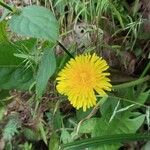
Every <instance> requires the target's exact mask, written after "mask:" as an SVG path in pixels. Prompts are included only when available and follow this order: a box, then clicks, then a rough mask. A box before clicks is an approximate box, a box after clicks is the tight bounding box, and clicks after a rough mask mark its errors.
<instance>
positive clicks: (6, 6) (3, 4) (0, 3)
mask: <svg viewBox="0 0 150 150" xmlns="http://www.w3.org/2000/svg"><path fill="white" fill-rule="evenodd" d="M0 5H1V6H3V7H4V8H6V9H8V10H9V11H12V12H13V9H12V8H11V7H10V6H8V5H7V4H5V3H3V2H2V1H0Z"/></svg>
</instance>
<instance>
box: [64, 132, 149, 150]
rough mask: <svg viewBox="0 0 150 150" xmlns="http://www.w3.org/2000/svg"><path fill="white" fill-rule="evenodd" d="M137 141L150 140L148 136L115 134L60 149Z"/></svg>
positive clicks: (74, 149) (70, 149) (81, 141)
mask: <svg viewBox="0 0 150 150" xmlns="http://www.w3.org/2000/svg"><path fill="white" fill-rule="evenodd" d="M139 140H150V135H144V134H116V135H106V136H99V137H95V138H89V139H85V140H80V141H76V142H72V143H68V144H64V145H63V146H62V149H63V150H76V149H78V150H81V149H84V148H89V147H92V146H95V145H101V146H103V144H114V143H118V142H129V141H139ZM98 150H100V149H98ZM102 150H104V149H102ZM108 150H112V149H108ZM115 150H116V149H115Z"/></svg>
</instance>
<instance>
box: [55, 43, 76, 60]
mask: <svg viewBox="0 0 150 150" xmlns="http://www.w3.org/2000/svg"><path fill="white" fill-rule="evenodd" d="M57 42H58V45H59V46H60V47H61V48H62V49H63V51H65V52H66V53H67V54H68V55H69V56H70V57H71V58H73V59H74V57H73V55H72V54H71V53H70V52H69V51H68V50H67V49H66V48H65V47H64V46H63V45H62V44H61V43H60V42H59V41H57Z"/></svg>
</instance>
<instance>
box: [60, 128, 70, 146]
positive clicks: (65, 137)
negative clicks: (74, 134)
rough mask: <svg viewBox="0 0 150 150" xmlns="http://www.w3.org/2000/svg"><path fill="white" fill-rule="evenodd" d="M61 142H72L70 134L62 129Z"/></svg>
mask: <svg viewBox="0 0 150 150" xmlns="http://www.w3.org/2000/svg"><path fill="white" fill-rule="evenodd" d="M60 138H61V140H62V142H63V143H64V144H66V143H68V142H72V138H71V135H70V133H69V132H68V131H67V130H66V129H65V128H64V129H62V132H61V137H60Z"/></svg>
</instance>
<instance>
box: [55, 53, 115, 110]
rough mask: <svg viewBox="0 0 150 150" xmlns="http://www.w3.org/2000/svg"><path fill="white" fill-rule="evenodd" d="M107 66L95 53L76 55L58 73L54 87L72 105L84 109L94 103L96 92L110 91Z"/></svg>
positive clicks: (102, 94) (104, 92) (101, 94)
mask: <svg viewBox="0 0 150 150" xmlns="http://www.w3.org/2000/svg"><path fill="white" fill-rule="evenodd" d="M108 68H109V66H108V65H107V63H106V61H105V60H104V59H102V58H101V57H98V56H97V55H96V54H95V53H94V54H93V55H91V54H82V55H79V56H76V57H75V58H74V59H73V58H71V59H70V61H69V62H68V63H67V64H66V66H65V67H64V69H62V70H61V71H60V72H59V73H58V77H57V78H56V80H57V86H56V88H57V90H58V92H59V93H60V94H63V95H65V96H67V97H68V100H69V101H70V103H71V104H72V105H73V107H75V108H76V109H79V108H83V111H86V109H87V108H90V107H93V106H95V105H96V96H95V93H96V92H97V93H98V94H100V96H104V95H106V91H111V87H112V85H111V84H110V79H109V78H108V77H107V76H109V75H110V73H108V72H106V71H107V69H108Z"/></svg>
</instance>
